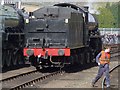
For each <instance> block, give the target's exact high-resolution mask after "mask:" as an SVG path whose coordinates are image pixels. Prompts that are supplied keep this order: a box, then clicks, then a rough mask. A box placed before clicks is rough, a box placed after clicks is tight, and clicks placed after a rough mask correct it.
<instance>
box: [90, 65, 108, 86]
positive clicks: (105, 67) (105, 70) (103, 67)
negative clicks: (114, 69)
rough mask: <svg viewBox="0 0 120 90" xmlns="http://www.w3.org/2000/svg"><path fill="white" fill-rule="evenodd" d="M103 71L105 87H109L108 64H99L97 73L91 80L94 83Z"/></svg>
mask: <svg viewBox="0 0 120 90" xmlns="http://www.w3.org/2000/svg"><path fill="white" fill-rule="evenodd" d="M104 73H105V80H106V81H105V84H106V85H107V87H109V86H110V76H109V64H104V65H99V70H98V74H97V76H96V77H95V79H94V80H93V81H92V83H93V84H95V83H96V82H97V81H98V80H99V79H100V78H101V77H102V75H103V74H104Z"/></svg>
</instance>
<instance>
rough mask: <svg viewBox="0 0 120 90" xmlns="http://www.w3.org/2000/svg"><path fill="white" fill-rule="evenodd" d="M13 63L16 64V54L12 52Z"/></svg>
mask: <svg viewBox="0 0 120 90" xmlns="http://www.w3.org/2000/svg"><path fill="white" fill-rule="evenodd" d="M13 65H17V54H13Z"/></svg>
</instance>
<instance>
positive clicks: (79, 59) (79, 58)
mask: <svg viewBox="0 0 120 90" xmlns="http://www.w3.org/2000/svg"><path fill="white" fill-rule="evenodd" d="M80 61H81V56H80V54H79V55H78V64H80Z"/></svg>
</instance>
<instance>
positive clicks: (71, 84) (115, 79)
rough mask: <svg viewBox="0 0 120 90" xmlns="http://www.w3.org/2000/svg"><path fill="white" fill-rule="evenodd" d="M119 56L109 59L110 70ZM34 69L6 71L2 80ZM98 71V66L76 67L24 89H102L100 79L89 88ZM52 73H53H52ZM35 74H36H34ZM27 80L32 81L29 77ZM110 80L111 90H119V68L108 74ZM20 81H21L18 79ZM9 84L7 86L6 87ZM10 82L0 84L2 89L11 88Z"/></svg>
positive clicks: (116, 62) (42, 73)
mask: <svg viewBox="0 0 120 90" xmlns="http://www.w3.org/2000/svg"><path fill="white" fill-rule="evenodd" d="M119 58H120V56H117V57H113V58H112V59H111V63H110V69H112V68H113V67H115V66H116V65H118V64H119V62H118V60H119ZM34 70H35V68H34V67H25V68H21V69H17V70H12V71H8V72H4V73H2V79H5V78H8V77H12V76H15V75H19V74H21V73H24V72H30V71H34ZM97 71H98V66H97V65H93V64H91V65H89V66H84V68H83V66H78V67H77V68H74V69H72V70H71V69H70V70H69V69H68V70H65V72H64V73H61V74H58V75H55V76H53V77H49V78H46V79H45V80H42V81H40V82H36V83H33V84H31V85H29V86H27V87H25V88H29V89H33V88H35V89H39V88H46V89H49V88H55V89H58V88H66V89H67V88H69V89H73V88H76V89H78V88H81V89H90V90H92V89H95V90H96V89H100V90H101V87H102V79H100V80H99V81H98V82H97V83H96V85H95V87H92V86H91V81H92V79H93V78H94V77H95V76H96V74H97ZM53 72H54V71H53ZM39 73H41V74H40V75H41V76H44V75H47V74H49V73H50V72H49V73H48V71H46V72H39ZM36 74H37V73H36ZM34 76H35V77H36V75H35V74H34V75H32V77H33V78H34ZM26 77H28V76H26ZM29 79H32V78H30V77H29ZM110 79H111V90H119V88H120V86H119V68H117V69H116V70H114V71H113V72H112V73H111V74H110ZM20 80H22V79H20ZM18 82H20V81H19V79H18V81H17V82H15V81H14V83H18ZM8 83H9V85H7V84H8ZM11 83H12V80H11V81H8V82H7V83H4V82H3V84H2V88H9V86H10V87H11V85H10V84H11Z"/></svg>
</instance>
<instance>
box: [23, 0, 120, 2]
mask: <svg viewBox="0 0 120 90" xmlns="http://www.w3.org/2000/svg"><path fill="white" fill-rule="evenodd" d="M21 1H27V2H33V1H34V2H118V1H120V0H21Z"/></svg>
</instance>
